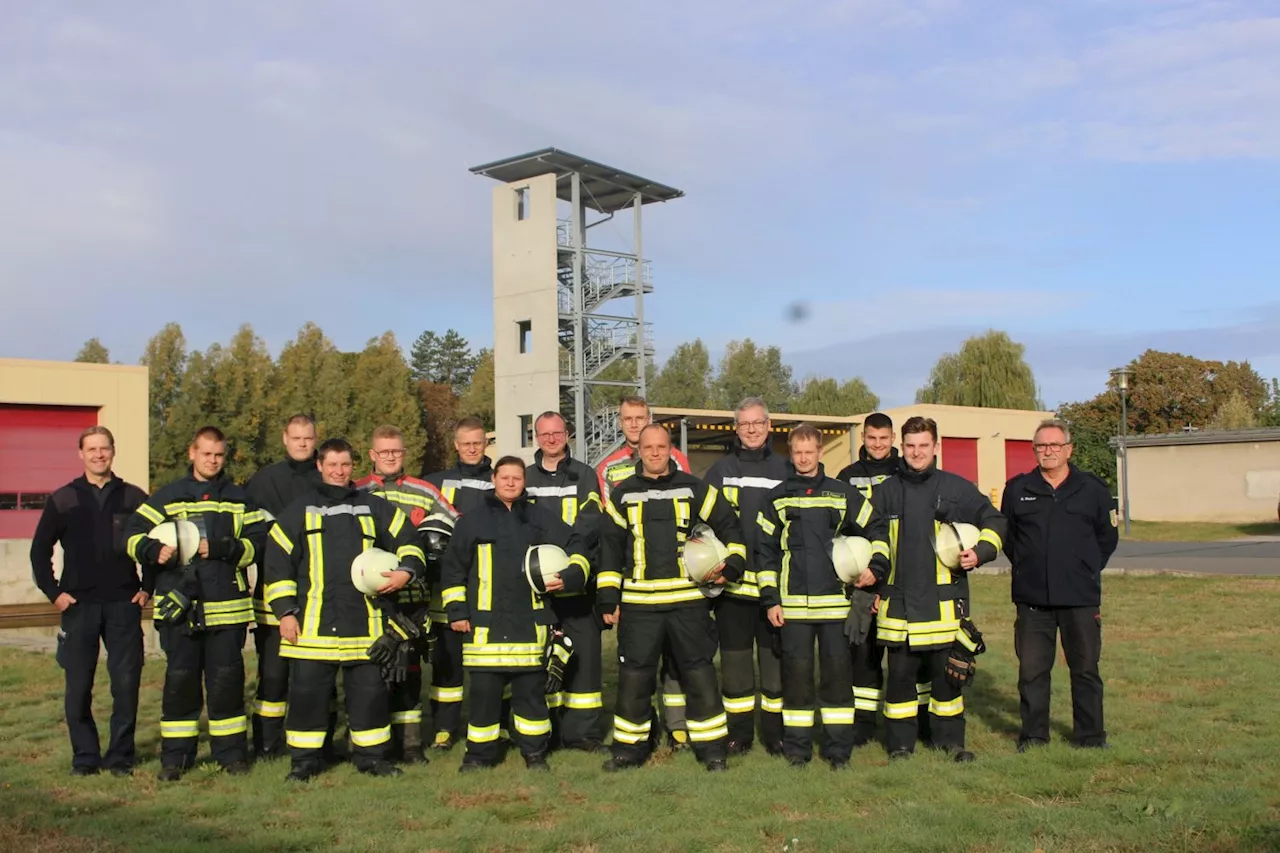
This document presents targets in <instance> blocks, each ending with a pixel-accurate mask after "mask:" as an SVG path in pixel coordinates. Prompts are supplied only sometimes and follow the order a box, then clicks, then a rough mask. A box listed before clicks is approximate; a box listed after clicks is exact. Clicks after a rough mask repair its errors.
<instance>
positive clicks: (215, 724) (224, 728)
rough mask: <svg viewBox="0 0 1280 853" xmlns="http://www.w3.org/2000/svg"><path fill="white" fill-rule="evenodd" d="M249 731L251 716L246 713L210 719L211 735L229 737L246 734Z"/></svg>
mask: <svg viewBox="0 0 1280 853" xmlns="http://www.w3.org/2000/svg"><path fill="white" fill-rule="evenodd" d="M247 731H249V718H248V717H246V716H244V715H241V716H239V717H227V718H226V719H225V720H210V721H209V737H228V736H230V735H239V734H244V733H245V732H247Z"/></svg>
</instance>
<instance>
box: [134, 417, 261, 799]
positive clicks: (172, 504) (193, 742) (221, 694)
mask: <svg viewBox="0 0 1280 853" xmlns="http://www.w3.org/2000/svg"><path fill="white" fill-rule="evenodd" d="M187 455H188V457H189V458H190V460H191V470H190V473H188V474H187V476H185V477H183V478H182V479H180V480H176V481H174V482H172V483H170V484H169V485H167V486H163V487H161V488H160V489H159V490H157V491H156V493H155V494H154V495H152V496H151V497H150V498H148V499H147V500H146V501H145V502H144V503H143V504H142V505H141V506H139V507H138V511H137V512H136V513H134V514H133V517H132V518H130V519H129V523H128V529H127V535H128V545H127V548H128V553H129V555H130V556H131V557H133V559H135V560H137V561H138V562H139V563H141V564H142V588H143V590H144V591H145V592H148V593H151V592H153V591H154V593H155V598H156V602H155V607H156V609H155V619H156V626H157V630H158V632H159V634H160V645H161V648H163V649H164V652H165V657H166V659H167V665H166V666H165V673H164V695H163V698H162V700H161V719H160V736H161V739H162V740H161V742H162V746H161V750H160V775H159V779H160V781H162V782H174V781H177V780H178V779H180V778H182V774H183V772H184V771H186V770H187V769H188V768H190V767H191V766H192V765H193V764H194V763H195V760H196V746H197V743H198V740H199V736H200V711H201V705H203V704H204V702H203V701H202V697H201V689H202V687H207V691H208V712H209V740H210V741H211V743H212V749H213V757H214V759H216V760H217V762H218V763H219V764H220V765H222V767H223V769H224V770H226V771H227V772H228V773H247V772H248V770H249V765H248V763H247V762H248V743H247V740H248V738H247V736H246V735H247V732H248V729H249V721H248V720H247V719H246V718H245V715H244V657H243V655H242V651H243V649H244V641H245V631H246V628H247V626H248V625H249V623H251V622H252V621H253V602H252V599H251V597H250V594H249V583H248V580H247V578H246V575H245V571H246V569H247V568H248V566H249V565H250V564H251V563H253V562H254V561H255V560H256V559H257V558H258V555H259V554H261V553H262V548H263V543H264V540H265V538H266V532H267V524H266V520H265V518H264V517H263V514H262V512H261V511H260V510H258V509H257V508H256V507H254V505H253V502H252V500H250V498H249V496H248V495H247V494H246V493H245V491H244V490H243V489H241V488H240V487H239V486H238V485H236V484H235V483H234V482H233V481H232V480H231V478H230V477H228V476H227V475H226V473H225V472H224V471H223V463H224V462H225V461H226V456H227V442H226V439H225V438H224V437H223V435H222V431H221V430H219V429H218V428H217V427H213V426H206V427H201V428H200V429H199V430H198V431H197V432H196V434H195V437H194V438H193V439H192V441H191V447H190V448H189V449H188V451H187ZM169 520H175V521H187V522H191V523H193V524H195V525H196V527H197V528H198V529H199V532H200V540H199V548H198V553H196V554H194V555H190V554H184V553H182V552H181V550H180V548H181V542H180V540H179V546H178V548H175V547H173V546H170V545H163V544H161V543H160V542H159V541H158V540H156V539H151V538H149V537H148V535H147V534H148V533H150V532H151V531H152V529H153V528H154V527H155V526H156V525H158V524H162V523H164V522H166V521H169ZM188 559H190V562H189V563H185V565H184V561H186V560H188Z"/></svg>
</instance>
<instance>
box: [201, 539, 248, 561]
mask: <svg viewBox="0 0 1280 853" xmlns="http://www.w3.org/2000/svg"><path fill="white" fill-rule="evenodd" d="M206 541H207V542H208V543H209V556H208V557H207V558H206V559H209V560H214V561H216V562H219V563H230V562H236V561H239V559H240V555H241V554H242V553H244V546H243V545H241V544H240V542H239V540H237V539H234V538H232V537H230V536H217V537H215V538H213V539H209V540H206Z"/></svg>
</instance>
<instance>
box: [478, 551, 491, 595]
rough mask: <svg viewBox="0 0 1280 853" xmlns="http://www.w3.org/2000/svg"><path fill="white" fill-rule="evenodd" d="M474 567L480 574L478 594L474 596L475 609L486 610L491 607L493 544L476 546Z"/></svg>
mask: <svg viewBox="0 0 1280 853" xmlns="http://www.w3.org/2000/svg"><path fill="white" fill-rule="evenodd" d="M476 568H477V572H478V574H479V576H480V583H479V594H478V595H477V596H476V609H477V610H480V611H487V610H492V609H493V545H489V544H485V545H477V546H476Z"/></svg>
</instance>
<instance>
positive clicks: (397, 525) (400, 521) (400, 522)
mask: <svg viewBox="0 0 1280 853" xmlns="http://www.w3.org/2000/svg"><path fill="white" fill-rule="evenodd" d="M371 520H372V519H371ZM408 520H409V519H408V518H406V517H405V514H404V513H403V512H401V511H400V510H399V509H397V510H396V511H395V512H393V513H392V514H391V523H390V524H389V525H387V532H388V533H390V534H391V535H392V536H393V537H394V536H399V535H400V531H401V530H403V529H404V525H405V522H407V521H408Z"/></svg>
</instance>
